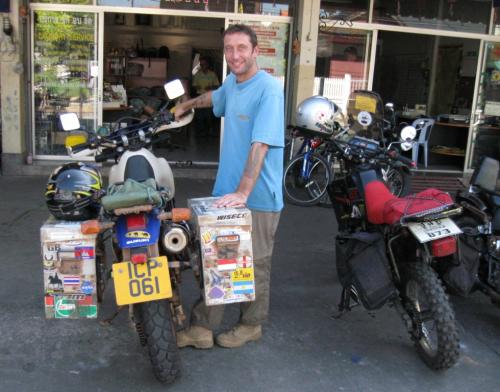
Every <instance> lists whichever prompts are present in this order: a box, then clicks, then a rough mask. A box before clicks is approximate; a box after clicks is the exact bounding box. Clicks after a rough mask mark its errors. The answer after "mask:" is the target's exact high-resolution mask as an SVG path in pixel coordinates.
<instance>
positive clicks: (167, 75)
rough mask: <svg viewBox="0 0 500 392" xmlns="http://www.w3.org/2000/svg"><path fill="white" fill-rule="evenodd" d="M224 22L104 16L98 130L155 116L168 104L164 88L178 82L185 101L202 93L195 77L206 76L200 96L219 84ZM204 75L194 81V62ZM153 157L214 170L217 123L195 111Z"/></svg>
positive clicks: (216, 159) (206, 112) (172, 133)
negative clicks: (149, 110)
mask: <svg viewBox="0 0 500 392" xmlns="http://www.w3.org/2000/svg"><path fill="white" fill-rule="evenodd" d="M223 30H224V19H219V18H199V17H186V16H171V15H147V14H128V13H126V14H125V13H111V12H110V13H105V18H104V47H103V49H104V62H103V64H104V65H103V66H104V69H103V81H104V84H103V113H102V119H103V121H102V122H103V126H107V127H109V128H115V127H117V126H118V125H119V123H120V122H122V119H123V118H124V117H135V118H144V117H145V116H147V114H146V113H147V110H145V108H152V109H154V110H158V109H159V108H160V107H162V106H163V105H164V104H165V103H166V101H167V98H166V96H165V93H164V90H163V84H164V83H165V82H167V81H170V80H173V79H181V81H182V82H183V84H184V87H185V90H186V95H185V97H184V98H185V99H187V98H189V97H194V96H196V95H198V94H199V93H201V91H200V87H199V86H198V87H197V83H199V82H198V81H199V79H200V75H202V76H205V75H211V77H212V80H213V81H212V82H210V83H209V84H206V83H205V85H204V87H203V88H204V90H205V91H208V90H211V89H215V88H217V87H218V85H219V84H220V83H221V81H222V76H223V75H222V70H223V51H222V39H221V34H222V31H223ZM195 59H196V61H198V60H201V63H202V64H204V67H203V69H200V70H198V73H197V75H196V76H195V75H193V72H192V71H193V63H194V61H195ZM169 132H171V135H170V138H169V139H168V140H167V141H166V142H161V143H158V144H155V145H154V149H155V153H156V154H157V155H159V156H163V157H164V158H166V159H167V160H168V161H170V162H173V163H174V164H175V163H177V164H179V165H190V164H192V163H193V162H195V163H197V164H206V165H216V164H217V162H218V160H219V138H220V121H219V120H218V119H216V118H215V117H214V116H213V114H212V112H211V109H208V110H206V111H202V110H199V111H197V113H196V115H195V119H194V121H193V122H192V123H191V124H189V125H188V126H186V127H184V128H181V129H178V130H173V131H169Z"/></svg>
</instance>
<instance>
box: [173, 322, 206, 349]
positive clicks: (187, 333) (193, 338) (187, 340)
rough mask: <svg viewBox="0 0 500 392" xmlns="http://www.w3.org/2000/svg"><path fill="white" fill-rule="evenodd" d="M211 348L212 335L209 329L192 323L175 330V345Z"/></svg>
mask: <svg viewBox="0 0 500 392" xmlns="http://www.w3.org/2000/svg"><path fill="white" fill-rule="evenodd" d="M186 346H193V347H194V348H212V347H213V346H214V336H213V333H212V331H211V330H209V329H207V328H204V327H200V326H197V325H193V326H191V327H189V328H187V329H184V330H182V331H179V332H177V347H186Z"/></svg>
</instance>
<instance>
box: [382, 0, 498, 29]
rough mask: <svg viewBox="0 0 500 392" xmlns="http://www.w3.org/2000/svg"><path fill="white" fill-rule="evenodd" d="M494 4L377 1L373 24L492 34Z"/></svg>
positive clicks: (447, 0) (445, 0)
mask: <svg viewBox="0 0 500 392" xmlns="http://www.w3.org/2000/svg"><path fill="white" fill-rule="evenodd" d="M490 15H491V2H490V1H470V0H420V1H415V0H398V1H394V0H375V3H374V7H373V21H374V22H375V23H384V24H391V25H397V26H408V27H420V28H428V29H438V30H450V31H463V32H467V33H479V34H484V33H487V32H488V26H489V22H490Z"/></svg>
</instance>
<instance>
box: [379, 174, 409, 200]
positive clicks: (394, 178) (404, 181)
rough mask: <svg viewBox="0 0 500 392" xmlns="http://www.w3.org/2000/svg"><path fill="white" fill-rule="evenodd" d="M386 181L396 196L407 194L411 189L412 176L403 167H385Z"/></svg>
mask: <svg viewBox="0 0 500 392" xmlns="http://www.w3.org/2000/svg"><path fill="white" fill-rule="evenodd" d="M384 181H385V183H386V184H387V187H388V188H389V190H390V191H391V193H392V194H393V195H394V196H397V197H402V196H407V195H408V194H409V193H410V190H411V176H410V174H409V173H407V172H406V171H404V170H403V169H401V168H395V167H390V168H388V169H387V170H386V169H384Z"/></svg>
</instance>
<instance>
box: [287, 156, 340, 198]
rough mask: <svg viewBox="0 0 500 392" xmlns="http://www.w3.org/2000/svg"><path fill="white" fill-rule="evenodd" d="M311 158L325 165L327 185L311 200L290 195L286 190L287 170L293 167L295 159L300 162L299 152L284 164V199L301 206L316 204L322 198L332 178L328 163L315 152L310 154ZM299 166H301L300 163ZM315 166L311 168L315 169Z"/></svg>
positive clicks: (302, 157)
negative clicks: (298, 198)
mask: <svg viewBox="0 0 500 392" xmlns="http://www.w3.org/2000/svg"><path fill="white" fill-rule="evenodd" d="M311 158H312V159H315V160H318V161H320V162H321V163H322V164H323V165H324V166H325V167H326V171H325V174H326V177H327V178H326V184H327V186H326V187H325V189H324V190H323V191H322V192H321V193H320V195H319V196H316V197H315V198H313V199H311V200H308V201H303V200H297V199H295V198H293V197H292V196H290V194H289V192H288V190H287V188H286V178H287V173H288V171H289V170H291V169H292V168H293V166H294V165H295V163H296V162H297V161H300V162H302V161H303V160H304V154H301V155H299V156H297V157H295V158H293V159H292V160H291V161H290V163H288V165H287V166H286V168H285V170H284V172H283V189H284V194H285V198H286V200H288V201H289V202H290V203H292V204H295V205H298V206H302V207H306V206H313V205H316V204H318V203H319V202H320V201H321V199H322V198H323V196H325V194H326V191H327V190H328V185H329V184H330V182H331V179H332V175H331V173H330V165H329V164H328V162H327V160H326V159H325V158H323V157H322V156H320V155H315V154H313V155H312V156H311ZM300 166H302V164H301V165H300ZM316 167H317V166H316ZM316 167H315V168H314V169H313V170H316Z"/></svg>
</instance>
